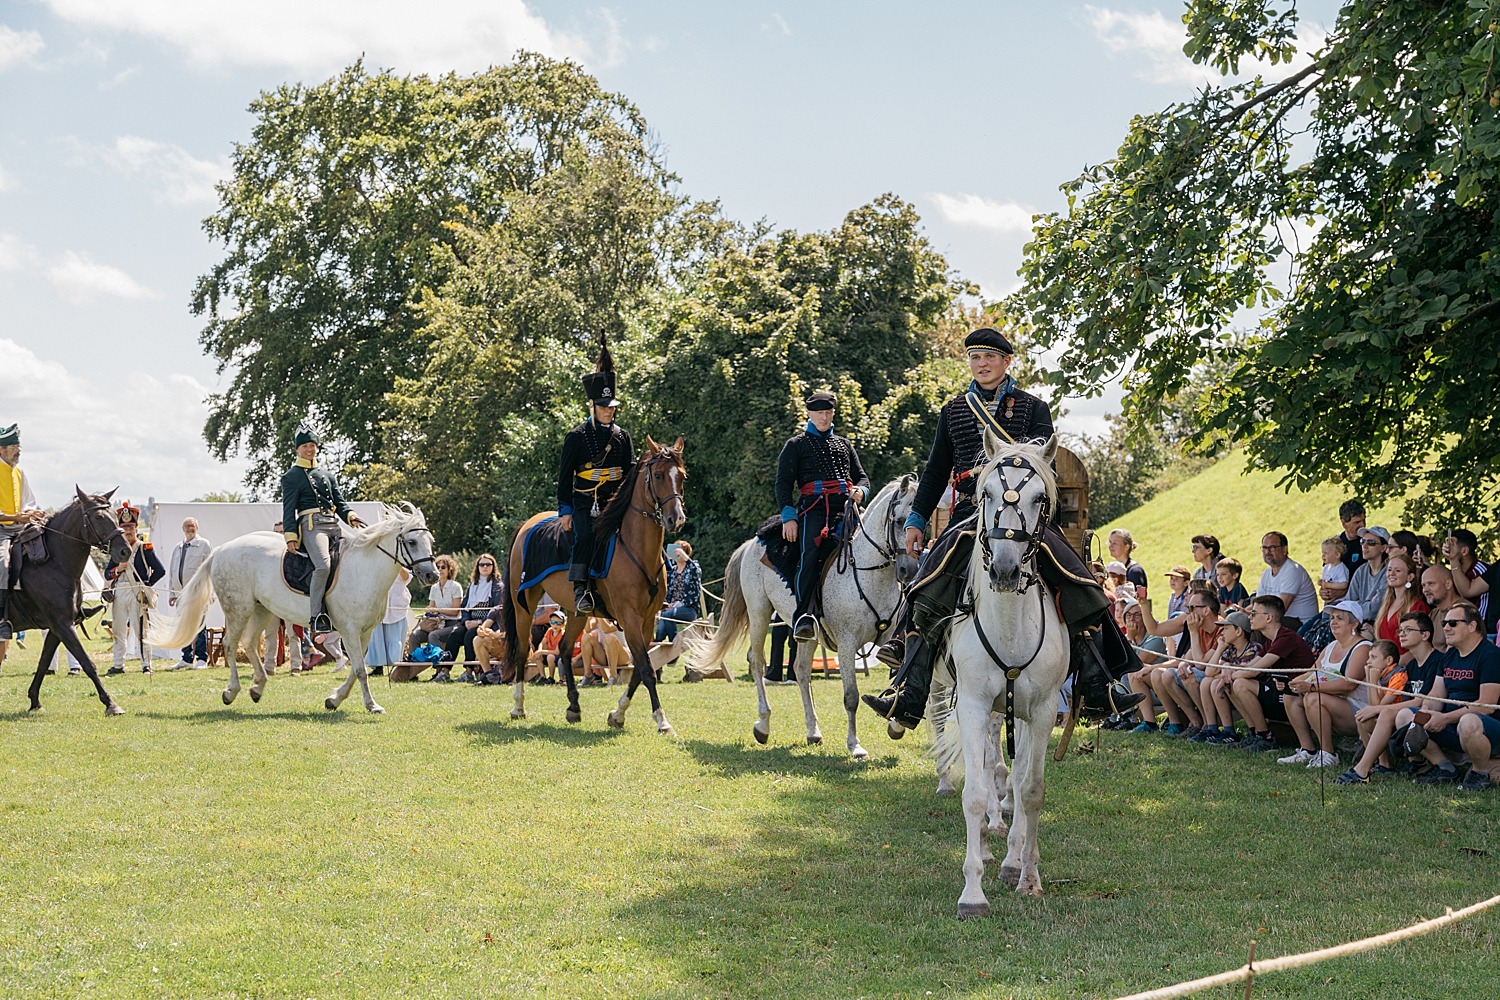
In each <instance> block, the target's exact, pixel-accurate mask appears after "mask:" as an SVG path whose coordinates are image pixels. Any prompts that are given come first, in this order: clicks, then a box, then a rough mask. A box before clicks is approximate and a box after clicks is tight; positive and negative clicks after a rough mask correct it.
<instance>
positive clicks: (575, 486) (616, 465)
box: [557, 338, 635, 615]
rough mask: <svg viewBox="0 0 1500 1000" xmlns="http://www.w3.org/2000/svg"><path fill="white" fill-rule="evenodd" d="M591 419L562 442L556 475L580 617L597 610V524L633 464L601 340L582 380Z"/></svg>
mask: <svg viewBox="0 0 1500 1000" xmlns="http://www.w3.org/2000/svg"><path fill="white" fill-rule="evenodd" d="M583 390H584V393H585V394H586V395H587V396H588V400H589V407H590V411H591V412H590V415H589V418H588V419H587V420H585V421H584V422H583V423H581V424H579V425H578V426H577V427H575V428H573V429H572V430H570V431H569V432H568V435H567V437H565V438H563V448H562V462H561V463H560V468H559V470H558V476H557V514H558V517H559V518H561V520H562V528H563V530H564V531H571V532H572V533H573V555H572V558H571V559H570V560H569V563H568V579H569V580H571V581H572V582H573V599H574V603H575V605H576V607H577V609H578V613H579V614H581V615H586V614H590V613H592V612H593V610H594V592H593V588H592V585H591V582H590V579H589V567H590V566H591V565H592V564H593V560H594V521H595V520H597V519H598V517H599V515H600V514H602V513H603V512H604V509H605V508H606V507H608V506H609V502H610V501H611V500H612V499H614V496H615V494H616V493H617V492H618V491H619V489H620V486H621V485H622V484H623V483H624V482H625V473H626V472H627V471H628V470H629V469H630V467H631V465H633V464H634V463H635V449H634V446H633V445H632V444H631V442H630V435H629V434H628V433H627V432H626V431H625V429H624V428H623V427H621V426H619V425H618V424H616V423H615V409H616V408H617V407H618V406H619V405H620V397H619V396H618V395H616V394H615V362H614V358H612V357H611V356H610V353H609V347H608V345H607V344H605V343H604V342H603V340H602V338H601V340H600V344H599V361H598V364H597V365H596V366H595V368H594V371H592V372H590V373H589V374H587V375H585V376H583Z"/></svg>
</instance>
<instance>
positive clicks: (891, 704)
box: [861, 632, 934, 740]
mask: <svg viewBox="0 0 1500 1000" xmlns="http://www.w3.org/2000/svg"><path fill="white" fill-rule="evenodd" d="M933 659H934V657H933V649H932V647H931V646H929V645H928V644H927V640H926V639H923V638H922V636H921V635H920V634H918V633H916V632H913V633H912V634H911V635H909V636H908V637H907V639H906V658H905V659H904V660H902V662H901V669H900V670H898V671H897V672H896V677H895V680H894V681H892V683H891V686H890V687H889V688H887V689H886V691H885V693H884V694H881V695H878V696H877V695H873V694H867V695H863V696H861V700H862V701H863V702H864V703H865V704H866V705H868V706H870V708H872V709H873V710H874V711H875V714H876V715H879V716H880V717H882V718H884V719H888V720H889V721H890V722H891V723H893V725H891V726H890V728H889V733H890V737H891V739H893V740H899V739H900V738H901V736H902V735H903V733H904V731H905V730H907V729H915V728H917V726H918V725H919V724H920V723H921V722H922V717H923V716H924V715H926V714H927V693H928V692H929V691H930V690H932V668H933Z"/></svg>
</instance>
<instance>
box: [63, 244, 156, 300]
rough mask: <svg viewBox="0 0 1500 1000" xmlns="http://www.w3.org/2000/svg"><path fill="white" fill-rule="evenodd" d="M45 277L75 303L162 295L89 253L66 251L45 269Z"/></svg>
mask: <svg viewBox="0 0 1500 1000" xmlns="http://www.w3.org/2000/svg"><path fill="white" fill-rule="evenodd" d="M47 279H48V280H49V281H51V282H52V285H53V287H55V288H56V289H57V290H58V291H59V292H61V293H62V294H63V295H64V296H65V297H67V298H69V299H71V300H73V301H75V302H87V301H89V300H91V299H94V298H97V297H98V296H101V295H112V296H115V297H116V298H121V299H156V298H160V297H161V296H160V295H158V294H157V293H156V292H153V291H152V290H151V289H149V288H147V287H145V286H144V285H142V284H140V283H139V282H137V281H136V280H135V279H134V278H132V277H131V276H130V275H128V274H126V273H125V272H124V271H122V270H120V269H119V268H117V267H111V266H110V265H108V264H101V263H99V262H98V261H96V260H94V259H93V258H92V257H90V256H89V255H88V254H85V253H78V252H76V251H73V250H69V251H68V252H67V253H64V254H63V255H62V259H61V260H59V261H58V262H57V263H56V264H53V265H52V266H51V267H49V268H47Z"/></svg>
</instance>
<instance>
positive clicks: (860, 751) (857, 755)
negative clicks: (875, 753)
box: [849, 746, 870, 760]
mask: <svg viewBox="0 0 1500 1000" xmlns="http://www.w3.org/2000/svg"><path fill="white" fill-rule="evenodd" d="M849 753H850V756H852V757H853V758H854V759H855V760H869V759H870V751H868V750H866V749H865V748H864V747H860V746H857V747H855V748H854V749H853V750H851V751H850V752H849Z"/></svg>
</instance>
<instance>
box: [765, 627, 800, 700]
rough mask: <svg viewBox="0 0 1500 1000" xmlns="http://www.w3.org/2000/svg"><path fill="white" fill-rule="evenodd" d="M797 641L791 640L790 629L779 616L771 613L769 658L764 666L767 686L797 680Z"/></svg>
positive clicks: (790, 682)
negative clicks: (795, 665)
mask: <svg viewBox="0 0 1500 1000" xmlns="http://www.w3.org/2000/svg"><path fill="white" fill-rule="evenodd" d="M796 662H797V640H796V639H793V638H792V627H791V626H790V625H788V624H787V623H786V622H784V621H782V620H781V615H779V614H777V613H776V612H774V611H773V612H771V658H770V660H768V661H767V666H766V683H767V684H795V683H797V678H796V676H794V675H795V674H796V672H797V671H796V668H795V667H794V666H793V665H794V664H795V663H796Z"/></svg>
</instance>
